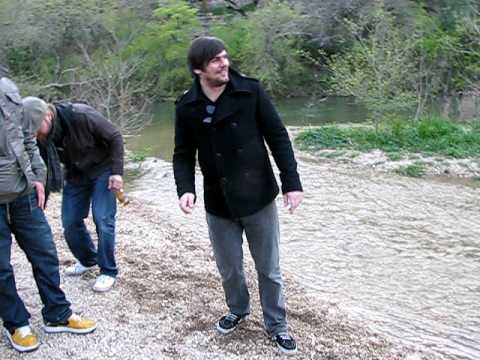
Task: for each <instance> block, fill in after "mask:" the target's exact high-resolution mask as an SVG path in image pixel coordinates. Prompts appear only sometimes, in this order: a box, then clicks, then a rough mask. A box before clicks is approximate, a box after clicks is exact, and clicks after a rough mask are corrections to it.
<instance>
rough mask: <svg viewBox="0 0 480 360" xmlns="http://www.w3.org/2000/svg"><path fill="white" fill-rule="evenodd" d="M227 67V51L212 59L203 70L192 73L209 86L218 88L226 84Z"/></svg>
mask: <svg viewBox="0 0 480 360" xmlns="http://www.w3.org/2000/svg"><path fill="white" fill-rule="evenodd" d="M229 66H230V61H229V60H228V54H227V51H226V50H223V51H222V52H220V53H218V54H217V55H216V56H215V57H214V58H212V59H211V60H210V61H209V62H208V63H207V65H206V66H205V68H204V69H203V70H200V69H196V70H194V72H195V73H196V74H197V75H198V76H199V77H200V80H203V81H204V82H206V83H207V84H208V85H209V86H212V87H218V86H222V85H225V84H226V83H228V80H229V78H228V68H229Z"/></svg>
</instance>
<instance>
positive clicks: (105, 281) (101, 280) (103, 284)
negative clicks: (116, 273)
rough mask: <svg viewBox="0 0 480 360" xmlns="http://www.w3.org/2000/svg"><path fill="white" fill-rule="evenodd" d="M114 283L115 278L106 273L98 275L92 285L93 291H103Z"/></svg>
mask: <svg viewBox="0 0 480 360" xmlns="http://www.w3.org/2000/svg"><path fill="white" fill-rule="evenodd" d="M113 284H115V278H114V277H112V276H108V275H103V274H102V275H99V276H98V277H97V280H96V281H95V284H94V285H93V291H98V292H105V291H108V290H110V289H111V288H112V287H113Z"/></svg>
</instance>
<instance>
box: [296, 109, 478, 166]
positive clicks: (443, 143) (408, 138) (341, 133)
mask: <svg viewBox="0 0 480 360" xmlns="http://www.w3.org/2000/svg"><path fill="white" fill-rule="evenodd" d="M296 143H297V145H298V146H300V148H302V149H304V150H314V151H315V150H322V149H348V150H357V151H362V152H367V151H371V150H374V149H380V150H382V151H384V152H385V153H387V154H388V155H389V157H390V158H391V159H392V160H397V159H400V158H401V155H402V154H405V153H419V154H423V155H427V156H436V155H440V156H445V157H452V158H457V159H462V158H468V157H480V122H474V123H471V124H459V123H454V122H452V121H449V120H446V119H442V118H439V117H428V118H423V119H421V120H419V121H417V122H412V123H408V122H405V121H396V122H391V123H389V124H382V125H380V126H379V127H378V128H377V129H375V128H374V127H372V126H354V127H338V126H324V127H321V128H317V129H311V130H307V131H304V132H302V133H300V134H299V135H298V136H297V138H296Z"/></svg>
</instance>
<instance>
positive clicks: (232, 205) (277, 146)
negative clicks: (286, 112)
mask: <svg viewBox="0 0 480 360" xmlns="http://www.w3.org/2000/svg"><path fill="white" fill-rule="evenodd" d="M209 104H210V105H212V103H211V102H210V100H208V98H207V97H206V96H205V95H204V94H203V92H202V90H201V87H200V84H199V81H198V80H195V82H194V84H193V86H192V88H191V89H190V90H189V91H188V92H186V93H185V94H184V95H183V96H182V97H181V98H180V99H179V100H178V101H177V105H176V122H175V150H174V155H173V168H174V174H175V182H176V185H177V193H178V196H179V197H180V196H182V195H183V194H184V193H186V192H191V193H194V194H195V177H194V170H195V156H196V153H197V151H198V161H199V164H200V168H201V171H202V173H203V177H204V198H205V207H206V210H207V211H208V212H209V213H211V214H214V215H217V216H222V217H232V218H237V217H242V216H247V215H250V214H253V213H255V212H257V211H259V210H260V209H262V208H263V207H265V206H266V205H268V204H269V203H270V202H272V201H273V199H274V198H275V197H276V195H277V194H278V190H279V189H278V186H277V183H276V180H275V177H274V174H273V170H272V166H271V164H270V159H269V156H268V151H267V148H266V146H265V142H266V143H267V145H268V147H269V149H270V151H271V152H272V155H273V158H274V159H275V162H276V164H277V166H278V168H279V170H280V180H281V182H282V192H283V193H286V192H290V191H295V190H297V191H301V190H302V186H301V183H300V178H299V175H298V173H297V163H296V161H295V157H294V154H293V150H292V145H291V143H290V139H289V138H288V134H287V131H286V129H285V127H284V126H283V124H282V122H281V120H280V117H279V116H278V114H277V112H276V111H275V108H274V107H273V105H272V103H271V101H270V99H269V98H268V96H267V95H266V93H265V91H264V90H263V88H262V86H261V85H260V84H259V82H258V81H257V80H255V79H252V78H247V77H245V76H243V75H240V74H239V73H237V72H236V71H234V70H230V81H229V83H228V84H227V87H226V89H225V91H224V92H223V94H222V95H221V96H220V98H219V99H218V100H217V101H216V102H215V103H214V104H213V105H215V111H214V113H213V116H212V115H209V114H208V113H207V110H206V105H209ZM210 117H211V121H210Z"/></svg>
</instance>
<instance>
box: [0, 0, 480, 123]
mask: <svg viewBox="0 0 480 360" xmlns="http://www.w3.org/2000/svg"><path fill="white" fill-rule="evenodd" d="M0 31H1V34H2V36H1V37H0V49H2V50H1V53H0V63H2V64H4V65H7V66H8V67H9V68H10V70H11V72H12V74H13V77H14V78H15V79H16V80H17V82H19V84H21V87H22V90H23V92H24V93H29V94H36V95H41V96H44V97H47V98H65V97H67V98H82V99H85V100H87V101H89V102H92V103H94V104H96V105H98V106H102V107H104V109H105V110H106V109H108V111H109V112H110V115H111V117H118V116H126V117H128V116H129V114H131V113H133V112H138V109H139V108H140V109H141V108H142V107H143V106H146V104H147V103H146V101H147V100H149V99H158V98H165V97H175V96H177V95H178V94H179V93H180V92H181V91H182V90H183V89H185V88H187V87H188V85H189V83H190V82H191V76H190V74H189V72H188V70H187V66H186V59H185V55H186V51H187V49H188V46H189V43H190V41H191V40H192V39H193V38H194V37H195V36H197V35H199V34H211V35H216V36H219V37H221V38H222V39H224V40H225V42H226V44H227V47H228V50H229V53H230V56H231V59H232V62H233V64H234V66H237V67H239V68H240V69H241V70H242V71H243V72H244V73H247V74H249V75H251V76H255V77H257V78H259V79H261V80H262V81H263V83H264V84H265V86H266V87H267V89H268V90H269V91H270V92H271V93H272V94H274V95H276V96H301V95H307V94H308V95H311V94H318V95H321V94H327V93H328V94H339V95H353V96H355V97H356V98H358V99H359V100H360V101H362V102H363V103H364V104H365V105H366V106H367V108H368V109H369V110H370V111H371V113H372V114H374V115H375V114H376V115H382V116H383V115H385V114H389V113H394V112H397V111H403V110H404V109H407V108H408V109H412V107H413V108H415V109H416V110H415V111H416V113H417V114H416V115H417V116H418V115H419V114H420V113H421V112H422V111H423V109H424V108H425V104H427V103H428V101H429V100H430V99H432V98H434V97H438V96H450V95H452V94H457V93H467V92H469V93H479V92H480V90H479V89H480V83H479V81H480V3H479V2H478V0H416V1H413V0H291V1H280V0H257V1H230V0H225V1H185V0H158V1H152V0H102V1H99V0H83V1H81V2H80V1H74V0H23V1H10V0H0Z"/></svg>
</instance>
